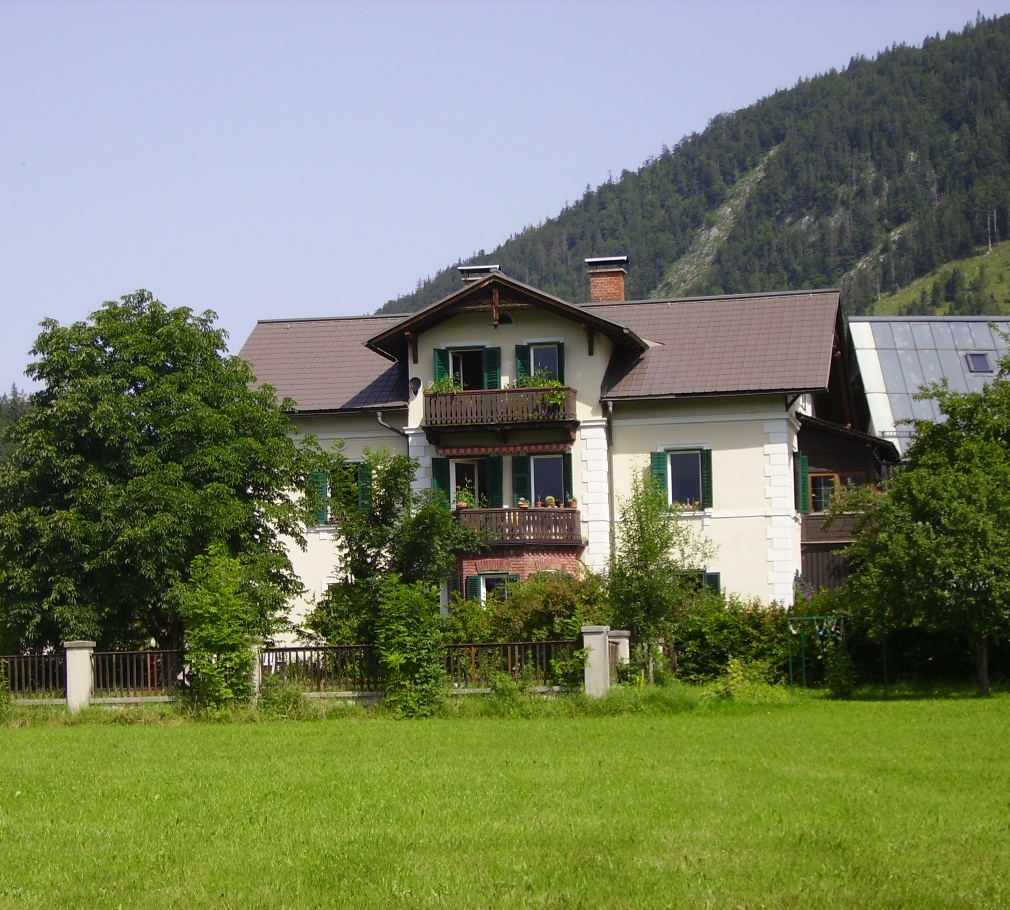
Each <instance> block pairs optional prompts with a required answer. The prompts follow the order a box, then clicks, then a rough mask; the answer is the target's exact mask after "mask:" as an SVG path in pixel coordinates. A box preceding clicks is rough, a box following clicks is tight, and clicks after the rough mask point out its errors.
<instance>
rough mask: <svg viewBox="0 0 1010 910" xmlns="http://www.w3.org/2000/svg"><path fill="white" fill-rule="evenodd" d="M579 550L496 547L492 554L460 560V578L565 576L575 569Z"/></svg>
mask: <svg viewBox="0 0 1010 910" xmlns="http://www.w3.org/2000/svg"><path fill="white" fill-rule="evenodd" d="M581 552H582V548H581V547H540V548H529V547H525V548H520V547H500V548H495V550H494V552H492V553H486V554H482V555H480V556H477V557H474V558H468V559H464V560H463V577H464V578H469V577H470V576H471V575H481V574H483V573H485V572H508V573H509V574H510V575H518V576H519V577H520V578H529V577H530V575H533V574H535V573H537V572H545V571H555V572H569V573H570V574H572V575H574V574H575V573H576V572H577V571H578V569H579V565H580V562H579V554H580V553H581Z"/></svg>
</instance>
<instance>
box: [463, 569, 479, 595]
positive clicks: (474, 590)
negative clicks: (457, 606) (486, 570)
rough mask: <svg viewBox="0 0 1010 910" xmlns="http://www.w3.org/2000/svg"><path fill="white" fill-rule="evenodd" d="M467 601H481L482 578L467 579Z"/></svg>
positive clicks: (470, 576)
mask: <svg viewBox="0 0 1010 910" xmlns="http://www.w3.org/2000/svg"><path fill="white" fill-rule="evenodd" d="M466 599H467V600H480V576H479V575H468V576H467V578H466Z"/></svg>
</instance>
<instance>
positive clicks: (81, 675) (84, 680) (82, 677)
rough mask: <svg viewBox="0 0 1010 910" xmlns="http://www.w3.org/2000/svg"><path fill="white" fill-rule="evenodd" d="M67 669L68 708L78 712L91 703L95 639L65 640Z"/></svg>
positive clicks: (71, 711) (74, 712)
mask: <svg viewBox="0 0 1010 910" xmlns="http://www.w3.org/2000/svg"><path fill="white" fill-rule="evenodd" d="M63 647H64V649H65V651H66V670H67V710H68V711H70V713H71V714H76V713H77V712H78V711H80V710H81V709H82V708H86V707H88V705H90V704H91V692H92V689H93V687H94V681H93V679H94V677H93V671H92V666H91V655H92V654H93V653H94V650H95V643H94V642H93V641H65V642H63Z"/></svg>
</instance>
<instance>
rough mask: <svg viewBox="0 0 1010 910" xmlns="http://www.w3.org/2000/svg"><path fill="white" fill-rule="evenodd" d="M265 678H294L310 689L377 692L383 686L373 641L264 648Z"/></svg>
mask: <svg viewBox="0 0 1010 910" xmlns="http://www.w3.org/2000/svg"><path fill="white" fill-rule="evenodd" d="M260 672H261V674H262V678H263V679H269V678H271V677H276V678H282V679H285V680H290V681H293V682H294V683H296V684H297V685H298V687H299V688H300V689H303V690H306V691H310V692H342V691H357V692H376V691H379V690H380V689H381V688H382V680H381V678H380V675H379V664H378V655H377V653H376V650H375V648H374V647H373V646H371V645H335V646H327V647H314V648H309V647H307V648H264V649H263V652H262V655H261V657H260Z"/></svg>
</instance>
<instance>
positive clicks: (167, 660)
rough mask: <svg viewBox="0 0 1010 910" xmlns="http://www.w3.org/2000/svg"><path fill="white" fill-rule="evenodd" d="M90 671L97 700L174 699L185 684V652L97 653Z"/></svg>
mask: <svg viewBox="0 0 1010 910" xmlns="http://www.w3.org/2000/svg"><path fill="white" fill-rule="evenodd" d="M91 669H92V674H93V675H92V679H93V681H94V682H93V687H94V694H95V696H96V697H106V696H108V697H115V698H150V697H154V696H171V695H175V694H177V692H178V690H179V689H180V688H182V687H184V686H185V684H186V673H185V667H184V664H183V652H182V651H96V652H95V653H94V654H92V656H91Z"/></svg>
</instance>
